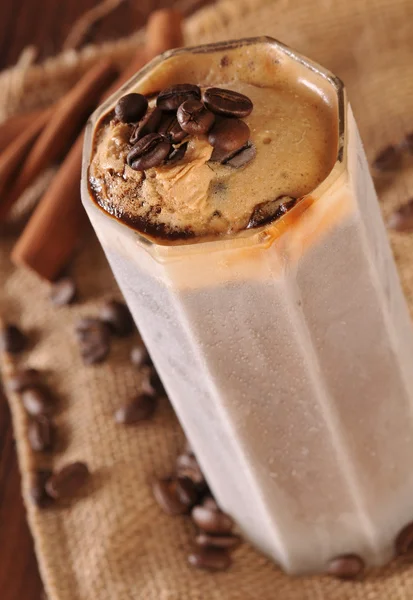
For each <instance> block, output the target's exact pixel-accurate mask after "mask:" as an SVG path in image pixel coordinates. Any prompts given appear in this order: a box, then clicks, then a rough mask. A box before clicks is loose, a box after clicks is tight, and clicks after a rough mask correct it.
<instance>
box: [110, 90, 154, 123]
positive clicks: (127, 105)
mask: <svg viewBox="0 0 413 600" xmlns="http://www.w3.org/2000/svg"><path fill="white" fill-rule="evenodd" d="M147 110H148V100H147V99H146V98H145V96H142V94H126V96H122V98H120V99H119V100H118V103H117V104H116V106H115V115H116V116H117V117H118V119H119V121H122V123H137V122H138V121H140V119H142V117H143V116H144V114H145V113H146V111H147Z"/></svg>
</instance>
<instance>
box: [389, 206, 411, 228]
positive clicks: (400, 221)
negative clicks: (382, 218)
mask: <svg viewBox="0 0 413 600" xmlns="http://www.w3.org/2000/svg"><path fill="white" fill-rule="evenodd" d="M387 226H388V227H389V228H390V229H394V230H395V231H401V232H404V233H411V232H412V231H413V198H411V199H410V200H409V201H408V202H406V204H403V205H402V206H400V207H399V208H397V209H396V210H395V211H394V212H393V213H392V214H391V215H390V217H389V218H388V219H387Z"/></svg>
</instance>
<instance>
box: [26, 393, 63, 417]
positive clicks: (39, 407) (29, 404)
mask: <svg viewBox="0 0 413 600" xmlns="http://www.w3.org/2000/svg"><path fill="white" fill-rule="evenodd" d="M21 400H22V404H23V406H24V408H25V409H26V412H27V413H28V414H29V415H31V416H32V417H40V416H48V415H51V414H52V413H53V412H54V411H55V408H56V403H55V402H54V400H53V399H52V398H51V395H50V392H49V391H48V390H47V389H46V388H44V387H39V386H38V387H33V388H26V389H24V390H23V391H22V393H21Z"/></svg>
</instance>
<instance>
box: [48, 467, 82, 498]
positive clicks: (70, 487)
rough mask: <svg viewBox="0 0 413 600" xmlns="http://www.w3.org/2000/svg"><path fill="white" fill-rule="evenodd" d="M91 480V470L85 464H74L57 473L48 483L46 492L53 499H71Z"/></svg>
mask: <svg viewBox="0 0 413 600" xmlns="http://www.w3.org/2000/svg"><path fill="white" fill-rule="evenodd" d="M88 479H89V469H88V467H87V465H86V464H85V463H83V462H73V463H70V464H68V465H66V466H65V467H62V468H61V469H60V470H59V471H56V472H55V473H53V474H52V476H51V477H50V478H49V479H48V481H47V483H46V492H47V493H48V495H49V496H51V497H52V498H55V499H56V500H57V499H60V498H70V497H71V496H73V495H74V494H76V493H77V491H78V490H79V489H80V488H81V487H82V486H83V485H84V484H85V483H86V481H87V480H88Z"/></svg>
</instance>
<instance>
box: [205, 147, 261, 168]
mask: <svg viewBox="0 0 413 600" xmlns="http://www.w3.org/2000/svg"><path fill="white" fill-rule="evenodd" d="M256 154H257V150H256V148H255V146H254V144H251V142H247V144H246V145H245V146H243V147H242V148H238V149H237V150H235V151H232V152H227V151H226V150H222V149H221V148H218V147H217V148H214V150H213V151H212V154H211V158H210V159H209V160H211V161H213V162H219V163H221V164H222V165H227V166H229V167H233V168H234V169H239V168H240V167H243V166H244V165H246V164H248V163H249V162H250V161H251V160H253V158H255V156H256Z"/></svg>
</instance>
